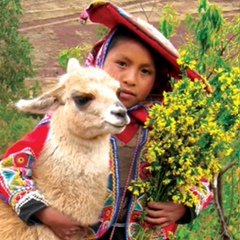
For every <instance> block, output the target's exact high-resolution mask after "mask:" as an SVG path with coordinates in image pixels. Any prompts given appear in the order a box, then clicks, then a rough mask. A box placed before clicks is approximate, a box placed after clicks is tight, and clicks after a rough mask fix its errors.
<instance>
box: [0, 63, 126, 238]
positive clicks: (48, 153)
mask: <svg viewBox="0 0 240 240" xmlns="http://www.w3.org/2000/svg"><path fill="white" fill-rule="evenodd" d="M118 91H119V83H118V81H116V80H114V79H112V78H111V77H110V76H109V75H108V74H107V73H105V72H104V71H103V70H101V69H97V68H93V67H89V68H83V67H81V66H80V65H79V63H78V61H77V60H76V59H70V61H69V63H68V69H67V73H66V74H65V75H63V77H62V78H61V81H60V83H59V85H58V86H57V87H56V88H55V89H53V90H52V91H50V92H47V93H45V94H43V95H41V96H40V97H37V98H35V99H32V100H20V101H19V102H18V103H17V107H18V108H19V109H20V110H22V111H25V112H31V113H42V114H45V113H46V112H48V111H49V110H50V109H53V110H54V112H53V116H52V121H51V125H50V130H49V135H48V137H47V140H46V142H45V145H44V147H43V150H42V152H41V154H40V156H39V158H38V159H37V160H36V162H35V163H34V164H35V165H34V167H33V179H34V181H35V183H36V185H37V186H38V188H39V190H40V192H41V193H42V194H43V196H44V197H45V199H46V200H47V201H48V202H49V203H50V205H51V206H53V207H54V208H56V209H58V210H60V211H61V212H62V213H64V214H66V215H69V216H71V217H72V218H73V219H75V220H76V221H77V222H78V223H79V225H81V226H89V225H93V224H95V223H97V222H98V220H99V214H100V212H101V209H102V207H103V205H104V201H105V197H106V190H107V178H108V173H109V147H110V135H111V134H116V133H120V132H121V131H122V130H123V129H124V127H125V125H126V124H128V123H129V118H128V116H127V112H126V109H125V108H124V106H123V105H122V104H121V103H120V101H119V100H118V98H117V92H118ZM0 239H1V240H57V239H59V238H57V237H56V236H55V235H54V234H53V233H52V231H51V230H50V229H49V228H47V227H46V226H31V227H29V226H27V225H26V224H25V223H23V222H22V221H21V220H20V219H19V218H18V217H17V215H16V213H15V212H14V211H13V210H12V209H11V207H10V206H8V205H7V204H5V203H4V202H3V201H0ZM79 239H81V237H80V236H79V235H78V236H74V237H72V238H71V240H79Z"/></svg>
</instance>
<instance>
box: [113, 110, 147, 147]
mask: <svg viewBox="0 0 240 240" xmlns="http://www.w3.org/2000/svg"><path fill="white" fill-rule="evenodd" d="M129 115H130V119H131V122H130V123H129V124H128V125H127V126H126V128H125V130H124V131H123V132H122V133H120V134H117V135H115V136H116V137H117V138H118V139H119V140H120V141H121V142H123V143H125V144H128V143H129V142H130V141H131V140H132V138H133V137H134V136H135V134H136V133H137V131H138V128H139V125H144V123H145V121H146V120H147V117H148V114H147V112H146V110H145V108H144V107H140V108H138V109H136V110H133V111H131V112H130V114H129Z"/></svg>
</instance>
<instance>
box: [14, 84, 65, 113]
mask: <svg viewBox="0 0 240 240" xmlns="http://www.w3.org/2000/svg"><path fill="white" fill-rule="evenodd" d="M64 92H65V87H64V86H58V87H57V88H55V89H53V90H51V91H49V92H47V93H44V94H42V95H41V96H39V97H36V98H33V99H28V100H27V99H21V100H19V101H18V102H17V103H16V107H17V108H18V109H19V110H20V111H23V112H28V113H35V114H46V113H47V112H48V111H49V110H51V109H52V110H54V109H56V108H57V107H58V106H59V105H64V101H63V95H64Z"/></svg>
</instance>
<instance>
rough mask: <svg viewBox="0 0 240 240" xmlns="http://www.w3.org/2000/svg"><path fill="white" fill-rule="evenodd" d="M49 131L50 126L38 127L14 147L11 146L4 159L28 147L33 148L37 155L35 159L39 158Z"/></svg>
mask: <svg viewBox="0 0 240 240" xmlns="http://www.w3.org/2000/svg"><path fill="white" fill-rule="evenodd" d="M48 130H49V125H48V124H44V125H40V126H38V127H37V128H36V129H35V130H34V131H32V132H30V133H28V134H27V135H25V136H24V137H23V138H22V139H20V140H19V141H18V142H16V143H15V144H14V145H13V146H11V147H10V148H9V149H8V150H7V151H6V153H5V155H4V156H3V158H6V157H7V156H9V155H10V154H12V153H16V152H19V151H21V150H22V149H24V148H26V147H29V148H31V149H32V151H33V152H34V154H35V157H38V156H39V154H40V152H41V150H42V148H43V145H44V143H45V141H46V138H47V135H48Z"/></svg>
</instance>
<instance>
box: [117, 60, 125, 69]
mask: <svg viewBox="0 0 240 240" xmlns="http://www.w3.org/2000/svg"><path fill="white" fill-rule="evenodd" d="M117 65H118V66H119V67H122V68H123V67H126V65H127V64H126V63H125V62H121V61H120V62H117Z"/></svg>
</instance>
